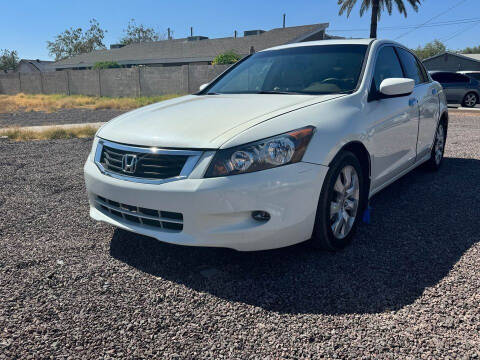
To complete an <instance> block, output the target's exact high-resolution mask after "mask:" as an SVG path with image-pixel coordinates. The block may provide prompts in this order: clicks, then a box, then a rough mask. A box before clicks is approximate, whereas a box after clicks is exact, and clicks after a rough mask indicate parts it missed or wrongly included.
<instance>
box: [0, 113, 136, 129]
mask: <svg viewBox="0 0 480 360" xmlns="http://www.w3.org/2000/svg"><path fill="white" fill-rule="evenodd" d="M125 112H126V111H124V110H89V109H65V110H60V111H57V112H52V113H46V112H42V111H19V112H14V113H8V114H0V128H1V127H8V126H40V125H62V124H84V123H96V122H104V121H108V120H111V119H113V118H114V117H116V116H118V115H120V114H123V113H125Z"/></svg>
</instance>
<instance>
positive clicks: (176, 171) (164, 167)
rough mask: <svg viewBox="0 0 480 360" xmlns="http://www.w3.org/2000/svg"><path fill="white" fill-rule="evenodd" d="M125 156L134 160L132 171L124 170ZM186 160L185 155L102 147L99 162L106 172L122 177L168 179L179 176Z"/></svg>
mask: <svg viewBox="0 0 480 360" xmlns="http://www.w3.org/2000/svg"><path fill="white" fill-rule="evenodd" d="M126 155H128V156H133V157H134V158H135V159H136V160H135V161H136V164H135V166H134V168H133V171H126V170H125V169H124V166H123V165H124V156H126ZM187 159H188V156H187V155H165V154H155V153H153V152H152V153H145V152H137V151H134V150H132V151H129V150H123V149H118V148H114V147H110V146H107V145H103V148H102V152H101V155H100V161H99V162H100V164H102V166H103V167H104V168H105V169H106V170H108V171H110V172H114V173H117V174H121V175H124V176H132V177H138V178H145V179H168V178H173V177H176V176H179V175H180V173H181V172H182V169H183V167H184V165H185V162H186V161H187ZM128 170H131V169H128Z"/></svg>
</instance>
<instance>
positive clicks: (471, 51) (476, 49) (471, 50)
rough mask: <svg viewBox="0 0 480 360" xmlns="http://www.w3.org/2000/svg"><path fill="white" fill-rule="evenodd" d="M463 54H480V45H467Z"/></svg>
mask: <svg viewBox="0 0 480 360" xmlns="http://www.w3.org/2000/svg"><path fill="white" fill-rule="evenodd" d="M462 54H480V46H474V47H472V48H471V47H467V48H466V49H464V50H462Z"/></svg>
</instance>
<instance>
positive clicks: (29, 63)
mask: <svg viewBox="0 0 480 360" xmlns="http://www.w3.org/2000/svg"><path fill="white" fill-rule="evenodd" d="M53 63H54V61H46V60H39V59H36V60H28V59H21V60H20V61H19V62H18V65H17V68H16V69H15V72H18V73H37V72H47V71H54V70H55V68H54V67H52V65H53Z"/></svg>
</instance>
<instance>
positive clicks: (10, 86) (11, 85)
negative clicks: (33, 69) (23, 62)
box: [0, 74, 20, 94]
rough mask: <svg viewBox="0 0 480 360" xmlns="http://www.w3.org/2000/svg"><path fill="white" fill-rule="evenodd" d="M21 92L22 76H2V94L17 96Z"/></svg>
mask: <svg viewBox="0 0 480 360" xmlns="http://www.w3.org/2000/svg"><path fill="white" fill-rule="evenodd" d="M19 92H20V74H2V75H0V94H17V93H19Z"/></svg>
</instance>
